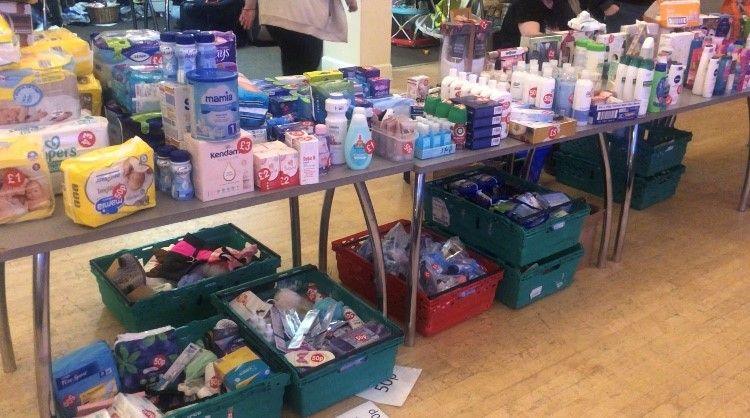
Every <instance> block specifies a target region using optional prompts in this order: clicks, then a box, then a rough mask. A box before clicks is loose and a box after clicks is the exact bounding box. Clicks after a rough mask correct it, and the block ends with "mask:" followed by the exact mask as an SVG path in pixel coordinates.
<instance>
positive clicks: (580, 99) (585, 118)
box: [573, 70, 594, 126]
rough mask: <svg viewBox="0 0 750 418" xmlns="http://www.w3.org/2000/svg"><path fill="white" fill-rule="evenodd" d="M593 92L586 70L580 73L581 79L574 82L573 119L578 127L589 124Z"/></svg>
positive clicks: (592, 84) (592, 85)
mask: <svg viewBox="0 0 750 418" xmlns="http://www.w3.org/2000/svg"><path fill="white" fill-rule="evenodd" d="M593 90H594V83H593V82H592V81H591V76H590V75H589V72H588V70H583V71H581V78H579V79H578V81H576V87H575V91H574V93H573V117H574V118H575V120H576V122H577V124H578V126H582V125H586V124H588V123H589V111H590V110H591V95H592V92H593Z"/></svg>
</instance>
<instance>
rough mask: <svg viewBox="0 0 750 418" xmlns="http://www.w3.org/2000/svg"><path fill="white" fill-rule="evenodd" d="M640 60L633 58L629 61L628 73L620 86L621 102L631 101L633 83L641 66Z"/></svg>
mask: <svg viewBox="0 0 750 418" xmlns="http://www.w3.org/2000/svg"><path fill="white" fill-rule="evenodd" d="M641 61H642V60H641V58H640V57H634V58H632V59H631V60H630V65H629V66H628V71H627V73H626V74H625V82H624V83H623V86H622V100H633V99H634V97H633V94H634V92H635V82H636V80H635V79H636V78H637V77H638V69H639V68H640V66H641Z"/></svg>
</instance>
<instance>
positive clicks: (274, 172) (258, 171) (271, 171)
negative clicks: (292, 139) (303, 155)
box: [253, 141, 299, 191]
mask: <svg viewBox="0 0 750 418" xmlns="http://www.w3.org/2000/svg"><path fill="white" fill-rule="evenodd" d="M253 169H254V170H255V185H256V186H257V187H258V190H263V191H266V190H274V189H280V188H282V187H288V186H297V185H299V153H298V152H297V150H295V149H293V148H289V147H288V146H286V145H285V144H284V143H283V142H281V141H270V142H266V143H263V144H256V145H255V149H254V150H253Z"/></svg>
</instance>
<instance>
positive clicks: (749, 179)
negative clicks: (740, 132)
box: [739, 97, 750, 212]
mask: <svg viewBox="0 0 750 418" xmlns="http://www.w3.org/2000/svg"><path fill="white" fill-rule="evenodd" d="M747 112H748V118H750V97H748V98H747ZM748 205H750V143H749V144H748V154H747V166H746V167H745V182H744V183H743V185H742V195H741V196H740V206H739V211H740V212H744V211H746V210H747V208H748Z"/></svg>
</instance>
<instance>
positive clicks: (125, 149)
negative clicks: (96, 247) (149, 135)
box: [60, 137, 156, 227]
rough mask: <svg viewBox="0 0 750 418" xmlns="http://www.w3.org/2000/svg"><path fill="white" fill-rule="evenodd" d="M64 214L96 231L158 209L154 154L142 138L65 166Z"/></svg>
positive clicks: (68, 161) (76, 158) (69, 161)
mask: <svg viewBox="0 0 750 418" xmlns="http://www.w3.org/2000/svg"><path fill="white" fill-rule="evenodd" d="M60 169H61V170H62V173H63V203H64V206H65V214H66V215H68V217H69V218H70V219H72V220H73V222H75V223H77V224H82V225H87V226H91V227H97V226H101V225H104V224H106V223H108V222H112V221H114V220H117V219H120V218H122V217H125V216H127V215H130V214H132V213H135V212H137V211H139V210H142V209H146V208H152V207H154V206H156V188H155V187H154V151H153V150H152V149H151V147H149V146H148V144H146V142H145V141H143V140H142V139H141V138H139V137H134V138H132V139H130V140H128V141H126V142H124V143H123V144H121V145H115V146H110V147H106V148H101V149H98V150H95V151H91V152H88V153H86V154H84V155H81V156H79V157H75V158H70V159H67V160H65V161H63V162H62V164H61V166H60Z"/></svg>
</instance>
